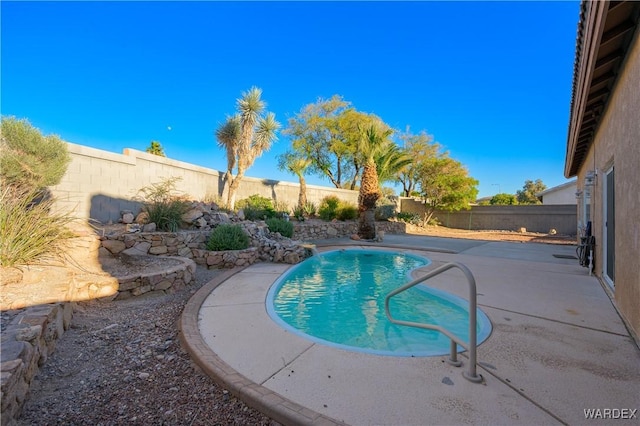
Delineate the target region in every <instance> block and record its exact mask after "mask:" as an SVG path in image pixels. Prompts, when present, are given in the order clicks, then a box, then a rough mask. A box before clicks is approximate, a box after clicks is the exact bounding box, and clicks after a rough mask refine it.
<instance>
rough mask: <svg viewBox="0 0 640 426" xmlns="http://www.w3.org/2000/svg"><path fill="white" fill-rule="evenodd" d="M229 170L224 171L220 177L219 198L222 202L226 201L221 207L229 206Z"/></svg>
mask: <svg viewBox="0 0 640 426" xmlns="http://www.w3.org/2000/svg"><path fill="white" fill-rule="evenodd" d="M231 178H232V175H231V172H226V173H225V174H224V176H223V178H222V191H221V192H220V194H219V195H220V199H221V200H222V202H223V203H226V204H227V205H225V206H223V207H227V208H228V207H229V205H228V204H229V186H231Z"/></svg>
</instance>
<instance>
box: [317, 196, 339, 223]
mask: <svg viewBox="0 0 640 426" xmlns="http://www.w3.org/2000/svg"><path fill="white" fill-rule="evenodd" d="M339 205H340V199H339V198H338V197H336V196H335V195H328V196H326V197H324V198H323V199H322V201H321V202H320V207H319V208H318V215H319V216H320V219H322V220H327V221H329V220H333V219H335V218H336V210H338V206H339Z"/></svg>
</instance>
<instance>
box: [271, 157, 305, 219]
mask: <svg viewBox="0 0 640 426" xmlns="http://www.w3.org/2000/svg"><path fill="white" fill-rule="evenodd" d="M310 165H311V159H309V158H305V157H303V156H302V155H301V154H299V153H297V152H295V151H293V152H292V151H289V152H285V153H284V154H282V155H280V156H279V157H278V168H279V169H280V170H286V171H288V172H291V173H293V174H294V175H296V176H297V177H298V181H299V182H300V192H299V193H298V207H299V208H304V206H305V205H306V204H307V181H306V180H305V178H304V174H305V172H306V170H307V169H308V168H309V166H310Z"/></svg>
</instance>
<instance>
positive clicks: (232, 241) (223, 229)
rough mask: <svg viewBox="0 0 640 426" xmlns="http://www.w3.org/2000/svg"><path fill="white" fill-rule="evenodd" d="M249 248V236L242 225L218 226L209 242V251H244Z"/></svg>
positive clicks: (212, 232) (210, 236)
mask: <svg viewBox="0 0 640 426" xmlns="http://www.w3.org/2000/svg"><path fill="white" fill-rule="evenodd" d="M247 247H249V236H248V235H247V233H246V232H244V230H243V229H242V227H241V226H240V225H228V224H222V225H218V226H217V227H216V228H215V229H214V230H213V231H211V234H210V235H209V239H208V240H207V250H211V251H222V250H244V249H246V248H247Z"/></svg>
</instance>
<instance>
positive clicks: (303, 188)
mask: <svg viewBox="0 0 640 426" xmlns="http://www.w3.org/2000/svg"><path fill="white" fill-rule="evenodd" d="M298 179H299V180H300V192H299V193H298V207H300V208H301V209H302V208H304V206H305V205H306V204H307V181H306V180H305V179H304V176H302V174H299V175H298Z"/></svg>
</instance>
